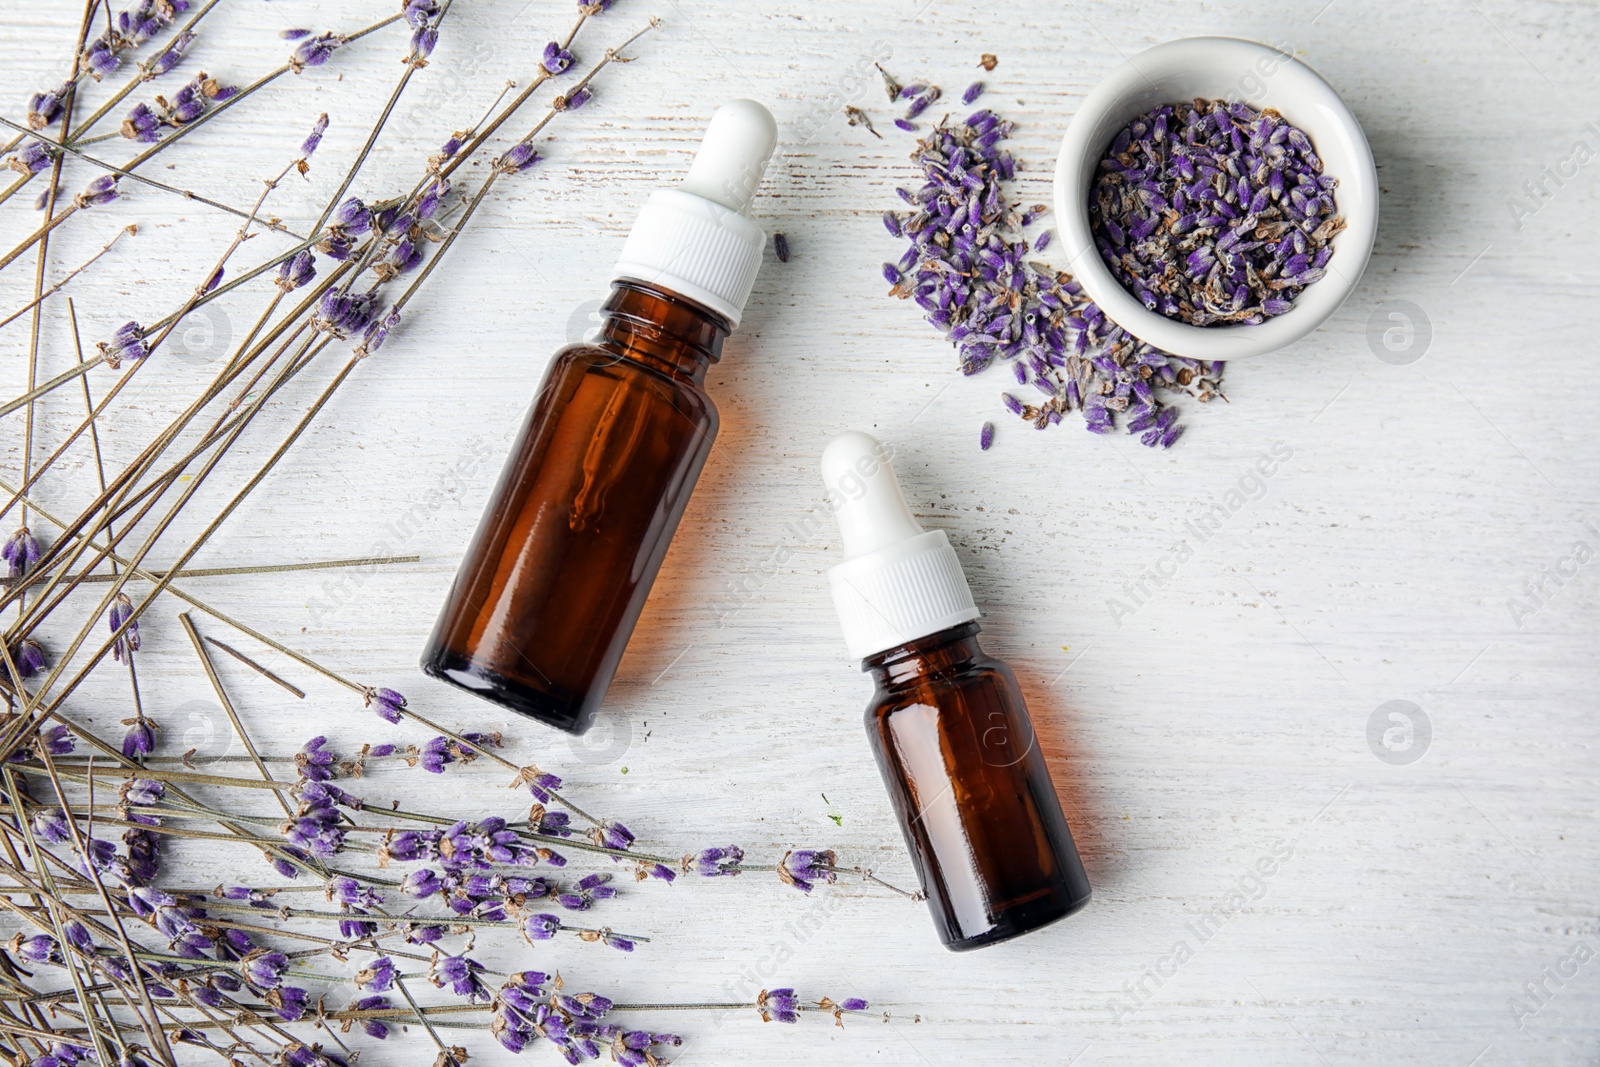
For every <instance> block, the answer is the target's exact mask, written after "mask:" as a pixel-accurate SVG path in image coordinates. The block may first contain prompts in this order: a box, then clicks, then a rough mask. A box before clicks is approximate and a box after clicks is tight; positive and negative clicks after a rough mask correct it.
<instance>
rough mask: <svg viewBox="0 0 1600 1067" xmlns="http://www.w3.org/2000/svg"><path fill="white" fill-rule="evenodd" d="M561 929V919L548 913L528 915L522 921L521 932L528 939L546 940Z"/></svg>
mask: <svg viewBox="0 0 1600 1067" xmlns="http://www.w3.org/2000/svg"><path fill="white" fill-rule="evenodd" d="M559 929H561V920H560V919H559V918H558V917H556V916H554V915H550V914H539V915H530V916H528V917H527V918H526V919H524V920H523V921H522V933H523V936H525V937H526V938H527V939H528V940H529V941H548V940H550V939H551V938H552V937H554V936H556V931H557V930H559Z"/></svg>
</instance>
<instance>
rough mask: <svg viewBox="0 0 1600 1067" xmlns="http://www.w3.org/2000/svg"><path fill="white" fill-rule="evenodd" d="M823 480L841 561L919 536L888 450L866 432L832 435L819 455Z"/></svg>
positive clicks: (857, 431) (917, 525) (915, 522)
mask: <svg viewBox="0 0 1600 1067" xmlns="http://www.w3.org/2000/svg"><path fill="white" fill-rule="evenodd" d="M822 481H823V484H824V485H826V486H827V490H828V497H829V499H830V500H832V501H834V502H835V503H836V508H837V510H836V513H835V514H836V516H837V518H838V520H839V533H840V534H841V535H842V536H843V538H844V558H845V559H846V560H851V559H855V558H857V557H859V556H865V555H867V554H868V553H871V552H876V551H878V550H879V549H882V548H887V547H888V546H890V545H895V544H899V543H901V542H903V541H907V540H909V539H911V538H913V537H917V536H919V535H921V534H922V533H923V529H922V526H921V525H920V524H919V523H918V522H917V520H916V517H915V516H913V515H912V514H911V509H910V508H909V507H908V506H907V505H906V498H905V494H904V493H902V492H901V491H900V480H899V479H898V478H896V477H895V475H894V467H893V466H892V465H891V464H890V462H889V451H888V449H886V448H884V447H883V445H882V444H881V443H880V442H879V441H878V439H877V438H876V437H873V436H872V435H871V434H866V433H862V432H861V431H860V430H851V431H850V432H849V433H844V434H840V435H839V436H838V437H835V438H834V439H833V440H832V441H831V442H830V443H829V444H828V447H827V448H825V449H823V452H822ZM835 494H837V496H835Z"/></svg>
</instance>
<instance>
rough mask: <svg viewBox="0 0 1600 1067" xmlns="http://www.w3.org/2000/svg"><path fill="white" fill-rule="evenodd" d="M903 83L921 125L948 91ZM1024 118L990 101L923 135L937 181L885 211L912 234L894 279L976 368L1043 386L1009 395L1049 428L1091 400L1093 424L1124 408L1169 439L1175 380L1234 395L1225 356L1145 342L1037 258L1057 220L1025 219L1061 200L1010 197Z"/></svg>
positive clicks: (920, 156) (929, 178)
mask: <svg viewBox="0 0 1600 1067" xmlns="http://www.w3.org/2000/svg"><path fill="white" fill-rule="evenodd" d="M890 88H891V89H892V90H893V92H892V94H891V95H893V96H895V97H898V98H900V99H907V100H910V101H911V103H910V105H909V107H908V110H907V115H906V116H905V118H904V120H903V121H900V122H897V123H896V125H897V126H899V127H900V128H902V129H906V128H908V127H909V128H910V129H911V130H912V131H915V130H916V123H915V121H914V120H915V119H916V118H917V116H918V115H920V114H921V113H922V111H923V110H924V109H925V108H926V107H927V104H925V103H922V101H925V100H929V99H930V98H937V93H938V90H937V88H936V87H934V86H929V85H907V86H903V87H902V86H898V85H894V84H893V83H892V80H891V81H890ZM982 91H983V87H982V85H981V83H975V84H974V85H972V86H971V87H969V88H968V89H967V91H966V92H965V93H963V94H962V99H963V101H965V102H966V103H969V104H970V103H972V102H973V101H975V100H976V99H977V98H978V96H979V95H980V94H981V93H982ZM1013 128H1014V127H1013V124H1012V123H1011V122H1010V121H1008V120H1005V119H1002V118H1000V117H999V116H998V115H996V114H995V113H994V112H992V111H990V110H987V109H983V110H980V111H977V112H974V113H973V114H972V115H970V116H968V117H967V118H966V119H964V120H963V119H956V120H951V119H950V118H949V117H948V116H947V117H945V118H943V119H941V120H940V121H939V123H938V125H936V126H935V127H934V128H933V129H932V131H931V132H929V134H928V135H927V136H926V137H923V138H922V139H920V140H919V141H918V142H917V145H916V149H915V151H913V152H912V158H913V159H914V160H916V162H917V164H918V166H920V167H921V168H922V174H923V178H924V184H923V185H922V187H921V188H920V189H916V190H908V189H900V190H898V192H899V194H900V197H901V199H903V200H904V201H905V202H906V203H907V204H908V205H910V206H909V208H908V209H907V210H905V211H899V212H896V211H887V212H885V213H884V215H883V224H884V226H885V227H886V228H887V229H888V231H889V232H890V233H891V234H893V235H894V236H896V237H905V238H907V239H908V240H909V242H910V244H909V246H908V247H907V249H906V251H905V254H904V255H902V256H901V257H900V260H899V261H898V262H897V263H885V264H884V268H883V273H884V278H885V279H886V280H887V281H888V282H889V283H890V285H891V286H892V288H891V289H890V290H889V292H890V294H891V295H892V296H897V297H900V298H902V299H905V298H907V297H909V298H911V299H913V300H915V301H916V302H917V304H918V306H920V307H921V308H922V309H923V311H924V312H925V313H926V318H927V320H928V321H929V322H931V323H932V324H933V325H934V326H936V327H938V328H939V329H940V330H941V331H943V332H944V334H945V336H946V337H948V338H949V339H950V341H951V342H952V343H953V344H954V345H955V346H956V347H957V349H958V350H959V352H960V355H961V372H962V373H963V374H976V373H978V372H979V371H981V370H984V369H986V368H988V367H989V366H991V365H993V364H995V363H1007V364H1009V365H1010V367H1011V372H1012V374H1014V375H1015V376H1016V382H1017V385H1018V386H1025V387H1029V388H1031V389H1032V390H1033V392H1032V393H1030V394H1028V395H1029V396H1030V398H1031V399H1032V401H1033V402H1032V403H1029V402H1026V401H1024V400H1022V399H1020V398H1019V397H1018V396H1016V395H1015V394H1013V393H1010V392H1007V393H1002V394H1001V400H1002V401H1003V402H1004V404H1005V406H1006V408H1007V409H1008V410H1010V411H1011V412H1012V413H1013V414H1015V415H1017V416H1019V417H1021V418H1022V419H1024V420H1026V421H1028V422H1030V423H1032V424H1033V425H1034V427H1035V428H1037V429H1041V430H1042V429H1044V428H1045V427H1047V426H1051V425H1054V424H1056V423H1059V422H1060V421H1061V419H1062V416H1063V415H1065V414H1066V413H1067V412H1069V411H1071V410H1073V409H1077V410H1079V411H1081V412H1082V413H1083V418H1084V425H1085V427H1086V428H1087V429H1088V430H1089V431H1090V432H1091V433H1098V434H1105V433H1110V432H1111V431H1112V429H1113V428H1114V426H1115V425H1116V422H1117V417H1118V416H1119V415H1120V416H1121V420H1122V426H1123V428H1124V429H1125V430H1126V431H1127V432H1128V433H1130V434H1137V435H1139V440H1140V443H1142V444H1144V445H1147V446H1150V447H1152V448H1153V447H1157V446H1160V447H1162V448H1169V447H1171V446H1172V443H1173V442H1174V441H1176V440H1177V439H1178V437H1179V436H1180V435H1181V434H1182V433H1183V427H1182V426H1180V425H1179V424H1178V412H1177V410H1176V409H1175V408H1173V407H1171V406H1168V405H1167V404H1166V403H1164V399H1165V398H1164V397H1163V395H1162V394H1164V393H1188V394H1190V395H1192V396H1194V397H1195V398H1196V399H1197V400H1200V401H1209V400H1211V399H1212V398H1213V397H1216V396H1221V395H1222V394H1221V392H1220V389H1219V383H1220V381H1221V378H1222V371H1223V365H1222V364H1221V363H1202V362H1200V361H1198V360H1192V359H1185V358H1183V357H1181V356H1174V355H1170V354H1168V353H1166V352H1162V351H1160V350H1159V349H1157V348H1155V347H1153V346H1151V345H1148V344H1145V343H1144V342H1143V341H1140V340H1138V339H1137V338H1135V337H1133V336H1132V335H1130V334H1128V333H1127V332H1126V331H1124V330H1123V329H1122V328H1121V327H1120V326H1117V325H1116V324H1115V323H1113V322H1112V321H1111V320H1109V319H1108V318H1106V316H1105V313H1104V312H1102V311H1101V310H1100V308H1099V307H1097V306H1096V305H1095V303H1094V302H1093V301H1092V300H1090V299H1089V298H1088V297H1087V296H1085V295H1084V293H1083V290H1082V289H1081V288H1080V287H1079V285H1078V283H1077V282H1075V281H1074V280H1073V279H1072V277H1071V275H1068V274H1065V273H1061V272H1057V271H1054V270H1052V269H1050V267H1048V266H1047V265H1045V264H1044V263H1041V262H1039V261H1037V260H1033V259H1030V258H1029V254H1030V252H1038V251H1042V250H1043V249H1044V248H1045V247H1046V246H1047V245H1048V244H1049V243H1050V231H1049V230H1044V231H1042V232H1041V233H1040V234H1039V236H1038V237H1037V238H1035V239H1034V240H1033V241H1032V242H1030V241H1029V239H1028V237H1027V236H1026V234H1025V233H1024V230H1026V229H1027V228H1028V227H1029V226H1030V225H1032V224H1033V223H1034V222H1036V221H1037V220H1038V219H1039V217H1040V216H1041V215H1043V214H1044V213H1045V211H1046V210H1047V209H1046V208H1045V207H1044V205H1036V206H1034V207H1031V208H1028V209H1026V210H1020V211H1019V210H1018V209H1017V208H1016V207H1015V206H1013V205H1012V204H1011V203H1010V202H1009V201H1008V200H1007V198H1006V195H1005V191H1004V188H1003V184H1004V183H1005V182H1007V181H1009V180H1011V178H1012V177H1014V175H1015V173H1016V170H1017V168H1018V164H1017V162H1016V160H1015V159H1014V158H1013V157H1012V155H1011V153H1010V152H1009V151H1006V150H1005V149H1003V148H1002V147H1000V146H1001V143H1002V142H1003V141H1004V140H1005V139H1006V138H1007V137H1008V136H1009V135H1010V133H1011V131H1012V129H1013ZM993 441H994V427H993V426H992V425H991V424H989V423H985V424H984V426H983V430H982V433H981V435H980V437H979V444H980V445H981V446H982V447H983V448H985V449H987V448H988V447H989V446H990V445H991V444H992V443H993Z"/></svg>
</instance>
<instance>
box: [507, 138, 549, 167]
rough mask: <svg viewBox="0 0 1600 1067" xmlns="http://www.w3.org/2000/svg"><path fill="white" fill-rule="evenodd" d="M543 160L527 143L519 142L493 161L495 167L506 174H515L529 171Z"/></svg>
mask: <svg viewBox="0 0 1600 1067" xmlns="http://www.w3.org/2000/svg"><path fill="white" fill-rule="evenodd" d="M543 158H544V157H543V156H541V155H539V153H538V152H535V151H534V150H533V145H531V144H529V143H528V142H527V141H519V142H518V143H516V144H514V145H512V146H511V147H510V148H508V149H507V150H506V153H505V155H503V156H501V157H500V158H499V159H498V160H496V161H495V166H496V167H498V168H499V169H500V170H502V171H504V172H506V173H507V174H517V173H520V172H522V171H525V170H528V169H530V168H531V167H533V166H534V165H535V164H537V163H538V162H539V161H540V160H541V159H543Z"/></svg>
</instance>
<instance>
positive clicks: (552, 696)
mask: <svg viewBox="0 0 1600 1067" xmlns="http://www.w3.org/2000/svg"><path fill="white" fill-rule="evenodd" d="M776 135H777V127H776V124H775V123H774V122H773V120H772V116H771V115H770V114H769V113H768V112H767V110H766V108H764V107H762V106H761V105H760V104H758V103H756V102H755V101H753V100H735V101H733V102H732V103H730V104H728V105H726V106H724V107H723V108H721V109H720V110H719V111H718V112H717V114H716V115H715V116H714V117H713V119H712V122H711V125H710V127H709V129H708V130H707V131H706V137H705V140H704V142H703V143H702V144H701V148H700V152H699V154H698V155H697V156H696V158H695V163H694V166H693V167H692V168H691V169H690V171H689V175H688V177H687V178H686V179H685V180H684V183H683V186H682V187H681V188H679V189H668V190H661V191H658V192H657V193H655V194H654V195H653V196H652V197H651V199H650V202H649V204H648V205H647V206H646V208H645V210H644V212H643V213H642V214H641V215H640V217H639V220H638V222H637V223H636V224H635V225H634V228H633V231H632V232H631V233H630V235H629V237H628V242H627V244H626V245H625V246H624V248H623V254H622V260H621V262H620V263H619V264H618V265H617V269H616V275H615V277H616V281H614V282H613V285H612V290H611V296H610V298H609V299H608V300H607V301H606V303H605V305H604V307H603V321H602V323H601V326H600V331H599V336H598V337H596V338H595V339H594V340H593V341H592V342H585V343H580V344H575V345H569V346H568V347H567V348H564V349H562V350H561V351H560V352H559V353H557V355H556V358H555V360H554V362H553V363H552V364H551V366H550V369H549V371H548V372H547V373H546V374H545V378H544V381H543V382H542V383H541V384H540V386H539V392H538V395H537V397H536V399H535V401H534V405H533V410H532V413H531V415H530V416H529V418H528V422H527V425H526V426H525V427H524V428H523V431H522V435H521V437H520V438H519V439H518V440H517V443H516V444H515V446H514V447H513V448H512V451H511V456H510V458H509V460H508V461H507V463H506V467H505V470H504V472H503V473H502V474H501V476H500V482H499V485H498V486H496V488H495V491H494V496H493V498H492V499H491V500H490V502H489V506H488V508H487V509H486V510H485V512H484V515H483V519H482V521H481V522H480V524H479V526H478V532H477V534H476V536H475V537H474V539H473V542H472V544H471V546H470V547H469V548H468V550H467V554H466V557H465V558H464V559H463V560H462V563H461V567H460V570H459V571H458V572H457V575H456V580H455V584H454V586H453V587H452V588H451V590H450V596H449V598H448V599H447V600H446V602H445V606H444V609H443V611H442V612H441V613H440V615H439V620H438V622H437V623H436V624H435V626H434V630H433V636H432V638H431V639H430V640H429V643H428V647H427V649H426V650H425V651H424V653H423V657H422V669H423V670H424V671H425V672H426V673H428V674H430V675H432V676H433V677H435V678H439V679H442V680H444V681H446V682H449V683H451V684H453V685H456V686H459V687H460V688H462V689H465V690H467V691H468V692H472V693H475V694H477V695H479V696H482V697H485V698H486V699H489V700H492V701H494V702H496V703H498V704H500V705H502V706H504V707H506V708H510V709H511V710H513V711H518V712H522V713H523V714H526V715H530V716H532V717H533V718H535V719H538V720H540V721H541V722H545V723H548V724H549V725H551V726H556V727H559V728H560V729H563V730H568V731H572V732H574V733H581V732H582V731H583V730H585V729H587V728H588V726H589V722H590V720H591V719H592V717H593V715H594V712H595V710H596V709H597V708H598V707H599V706H600V702H601V700H602V699H603V698H604V697H605V693H606V688H607V687H608V686H609V685H610V683H611V678H612V675H613V674H615V673H616V669H617V664H618V663H619V662H620V661H621V659H622V653H623V649H624V648H625V647H626V646H627V643H628V638H629V637H630V636H631V635H632V633H633V628H634V624H635V623H636V622H637V621H638V619H639V613H640V611H642V610H643V608H644V603H645V598H646V597H647V596H648V595H649V592H650V586H651V583H652V582H653V581H654V580H655V577H656V572H657V571H658V570H659V569H660V567H661V562H662V560H663V558H665V556H666V553H667V546H668V544H669V543H670V542H671V540H672V535H673V533H674V531H676V529H677V527H678V520H679V519H681V518H682V517H683V510H684V508H685V506H686V505H687V504H688V502H689V494H690V492H691V491H692V490H693V489H694V485H695V481H696V479H698V478H699V476H700V470H701V468H702V467H703V466H704V465H705V461H706V457H707V456H708V455H709V454H710V452H711V443H712V441H713V440H714V439H715V438H716V434H717V410H716V407H715V406H714V405H713V404H712V402H711V398H710V397H709V396H708V395H707V394H706V390H705V376H706V371H707V370H708V369H709V368H710V366H711V365H712V364H713V363H715V362H716V361H717V359H718V358H719V357H720V355H721V352H722V343H723V340H724V339H725V338H726V337H727V336H728V333H729V331H730V330H732V329H733V327H734V326H735V325H737V324H738V321H739V316H740V313H741V312H742V311H743V308H744V303H745V300H746V299H747V298H748V297H749V295H750V289H751V286H752V285H753V284H754V282H755V276H756V271H757V269H758V268H759V267H760V263H761V254H762V249H763V247H764V245H765V238H764V236H763V234H762V232H761V229H760V227H758V226H757V225H756V224H755V223H753V222H751V221H750V219H748V218H747V217H745V215H744V212H745V211H746V210H747V209H748V208H749V205H750V201H751V199H752V198H753V197H754V195H755V190H756V186H757V185H758V184H759V182H760V178H761V172H762V170H763V169H764V168H765V166H766V161H767V159H768V157H769V156H770V155H771V153H772V149H773V147H774V144H775V142H776Z"/></svg>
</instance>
